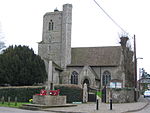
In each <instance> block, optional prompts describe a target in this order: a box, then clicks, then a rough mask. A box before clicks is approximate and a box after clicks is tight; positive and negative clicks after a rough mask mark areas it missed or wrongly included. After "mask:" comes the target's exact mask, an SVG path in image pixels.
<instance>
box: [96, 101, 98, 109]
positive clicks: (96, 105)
mask: <svg viewBox="0 0 150 113" xmlns="http://www.w3.org/2000/svg"><path fill="white" fill-rule="evenodd" d="M96 110H98V99H96Z"/></svg>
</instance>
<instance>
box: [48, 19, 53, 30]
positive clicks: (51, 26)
mask: <svg viewBox="0 0 150 113" xmlns="http://www.w3.org/2000/svg"><path fill="white" fill-rule="evenodd" d="M53 28H54V22H53V21H52V20H50V22H49V31H52V30H53Z"/></svg>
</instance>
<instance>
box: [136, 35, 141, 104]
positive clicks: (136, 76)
mask: <svg viewBox="0 0 150 113" xmlns="http://www.w3.org/2000/svg"><path fill="white" fill-rule="evenodd" d="M137 59H143V58H141V57H138V58H137V57H136V38H135V35H134V101H135V102H136V101H137V93H136V90H137Z"/></svg>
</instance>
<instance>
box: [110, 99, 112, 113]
mask: <svg viewBox="0 0 150 113" xmlns="http://www.w3.org/2000/svg"><path fill="white" fill-rule="evenodd" d="M110 110H112V99H110Z"/></svg>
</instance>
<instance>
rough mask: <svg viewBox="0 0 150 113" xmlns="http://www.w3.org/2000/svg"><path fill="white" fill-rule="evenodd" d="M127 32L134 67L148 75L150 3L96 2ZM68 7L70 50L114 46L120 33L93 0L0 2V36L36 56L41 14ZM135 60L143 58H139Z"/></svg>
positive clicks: (139, 0) (125, 0)
mask: <svg viewBox="0 0 150 113" xmlns="http://www.w3.org/2000/svg"><path fill="white" fill-rule="evenodd" d="M96 1H97V3H99V5H100V6H101V7H102V8H103V9H104V10H105V11H106V12H107V13H108V14H109V15H110V16H111V18H113V19H114V20H115V21H116V22H117V24H119V25H120V26H121V27H122V28H123V29H124V30H125V31H126V33H128V35H129V37H130V39H131V44H132V45H133V35H135V36H136V48H137V58H138V60H137V65H138V69H139V68H144V69H145V70H146V72H148V73H150V63H149V58H150V52H149V51H148V49H149V47H148V45H149V38H150V33H149V30H150V21H149V20H150V13H149V11H150V7H149V4H150V1H149V0H96ZM66 3H69V4H72V5H73V10H72V42H71V43H72V44H71V46H72V47H97V46H98V47H100V46H118V45H119V41H120V40H119V36H120V35H124V32H123V31H122V30H121V29H120V28H119V27H118V26H116V25H115V24H114V23H113V22H112V21H111V20H110V19H109V18H108V16H106V14H105V13H104V12H103V11H102V10H101V9H100V8H99V7H98V6H97V5H96V4H95V2H94V0H0V34H1V36H3V37H4V38H3V40H4V41H5V43H6V45H7V46H9V45H27V46H29V47H30V48H33V49H34V51H35V53H36V54H37V53H38V44H37V42H40V41H41V40H42V25H43V15H44V14H45V13H46V12H53V11H54V9H55V8H57V9H58V10H60V11H61V10H62V5H63V4H66ZM139 57H141V58H143V59H139Z"/></svg>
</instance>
